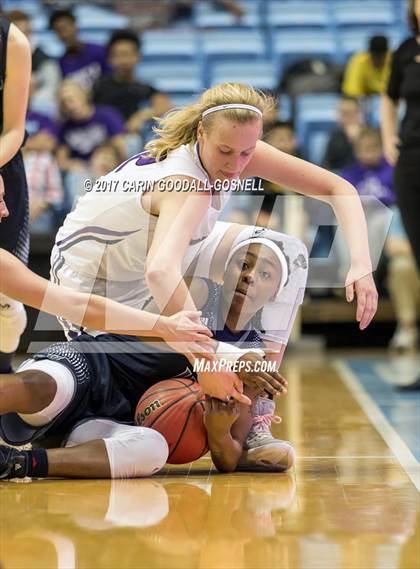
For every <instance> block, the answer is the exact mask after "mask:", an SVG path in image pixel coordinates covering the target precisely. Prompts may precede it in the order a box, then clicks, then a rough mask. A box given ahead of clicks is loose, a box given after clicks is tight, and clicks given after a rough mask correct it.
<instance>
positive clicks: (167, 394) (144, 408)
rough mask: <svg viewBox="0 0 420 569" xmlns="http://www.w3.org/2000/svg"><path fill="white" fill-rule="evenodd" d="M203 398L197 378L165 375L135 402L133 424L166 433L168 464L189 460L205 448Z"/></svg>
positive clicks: (203, 452) (197, 456)
mask: <svg viewBox="0 0 420 569" xmlns="http://www.w3.org/2000/svg"><path fill="white" fill-rule="evenodd" d="M204 398H205V396H204V393H203V392H202V391H201V388H200V386H199V384H198V383H197V382H195V381H193V380H191V379H168V380H165V381H161V382H159V383H157V384H156V385H153V387H151V388H150V389H148V390H147V391H146V393H144V395H143V396H142V397H141V399H140V401H139V402H138V405H137V409H136V416H135V423H136V425H141V426H142V427H149V428H151V429H155V430H156V431H158V432H159V433H160V434H161V435H163V436H164V437H165V439H166V441H167V443H168V446H169V457H168V462H169V463H170V464H185V463H187V462H192V461H193V460H197V459H198V458H200V456H203V454H205V453H206V452H207V451H208V446H207V433H206V429H205V427H204V421H203V414H204Z"/></svg>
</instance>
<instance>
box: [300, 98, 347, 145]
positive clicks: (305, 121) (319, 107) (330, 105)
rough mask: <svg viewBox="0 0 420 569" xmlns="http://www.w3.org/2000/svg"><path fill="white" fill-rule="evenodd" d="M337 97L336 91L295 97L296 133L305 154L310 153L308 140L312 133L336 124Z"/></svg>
mask: <svg viewBox="0 0 420 569" xmlns="http://www.w3.org/2000/svg"><path fill="white" fill-rule="evenodd" d="M338 98H339V95H338V94H336V93H319V94H311V95H299V96H297V97H296V120H295V126H296V134H297V137H298V140H299V142H300V143H301V144H302V145H303V146H304V147H305V150H306V154H307V155H308V154H310V148H309V140H310V137H311V136H312V135H313V133H314V132H325V131H329V130H330V129H331V128H332V127H334V125H335V124H336V120H337V115H336V107H337V101H338Z"/></svg>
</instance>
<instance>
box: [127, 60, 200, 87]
mask: <svg viewBox="0 0 420 569" xmlns="http://www.w3.org/2000/svg"><path fill="white" fill-rule="evenodd" d="M136 76H137V78H138V79H139V80H141V81H144V82H146V83H150V84H151V85H153V86H154V87H156V88H157V89H160V90H162V91H165V92H167V93H198V92H200V91H201V90H202V89H203V88H204V84H203V79H202V74H201V67H200V65H199V64H198V63H193V64H192V63H140V65H139V66H138V69H137V74H136Z"/></svg>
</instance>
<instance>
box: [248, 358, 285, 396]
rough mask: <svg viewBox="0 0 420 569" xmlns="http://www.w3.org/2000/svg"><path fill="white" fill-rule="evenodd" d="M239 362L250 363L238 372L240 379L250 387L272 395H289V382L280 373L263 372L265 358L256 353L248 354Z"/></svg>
mask: <svg viewBox="0 0 420 569" xmlns="http://www.w3.org/2000/svg"><path fill="white" fill-rule="evenodd" d="M239 361H243V362H246V363H249V365H248V366H247V367H244V368H243V369H241V370H240V371H239V372H238V377H239V379H240V380H241V381H242V382H243V383H244V384H245V385H247V386H248V387H252V388H253V389H256V390H259V391H261V392H262V391H266V392H267V393H271V395H285V394H286V393H287V386H288V383H287V380H286V379H285V378H284V377H283V376H282V375H281V374H280V373H279V372H278V371H274V372H272V371H270V372H266V371H261V369H258V368H259V367H261V364H262V362H264V361H265V360H264V358H263V357H261V356H260V355H259V354H256V353H255V352H248V353H247V354H244V355H243V356H241V357H240V358H239ZM248 368H249V369H248Z"/></svg>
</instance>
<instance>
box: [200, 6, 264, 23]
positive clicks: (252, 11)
mask: <svg viewBox="0 0 420 569" xmlns="http://www.w3.org/2000/svg"><path fill="white" fill-rule="evenodd" d="M239 4H240V5H241V6H242V7H243V8H244V10H245V15H244V16H243V17H242V18H240V19H238V18H237V17H236V16H234V15H233V14H231V13H230V12H228V11H227V10H224V9H222V8H217V7H215V6H214V4H213V3H212V2H209V1H208V0H207V1H201V2H197V3H196V5H195V6H194V9H193V23H194V25H195V26H196V27H197V28H231V27H240V28H242V27H249V28H257V27H259V26H260V25H261V2H260V0H247V1H241V2H239Z"/></svg>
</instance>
